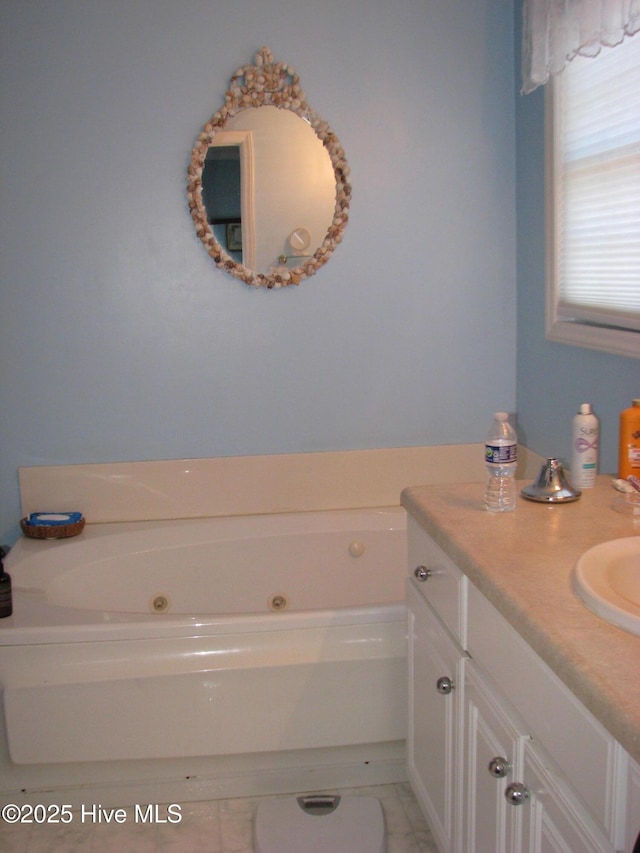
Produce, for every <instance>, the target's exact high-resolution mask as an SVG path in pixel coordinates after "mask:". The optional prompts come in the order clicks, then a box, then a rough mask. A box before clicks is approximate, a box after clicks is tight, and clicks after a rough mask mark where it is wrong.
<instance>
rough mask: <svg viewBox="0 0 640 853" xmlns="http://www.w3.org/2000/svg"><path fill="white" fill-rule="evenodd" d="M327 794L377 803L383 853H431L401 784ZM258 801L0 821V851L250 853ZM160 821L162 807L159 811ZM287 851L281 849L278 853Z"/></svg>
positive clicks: (434, 850)
mask: <svg viewBox="0 0 640 853" xmlns="http://www.w3.org/2000/svg"><path fill="white" fill-rule="evenodd" d="M332 793H340V794H345V795H346V794H350V795H353V796H357V795H361V796H374V797H378V798H379V799H380V802H381V803H382V807H383V810H384V813H385V819H386V823H387V845H388V853H437V847H436V844H435V842H434V840H433V836H432V835H431V832H430V830H429V828H428V826H427V825H426V823H425V822H424V820H423V818H422V815H421V814H420V810H419V808H418V804H417V803H416V800H415V798H414V796H413V794H412V792H411V790H410V788H409V786H408V785H407V784H403V783H400V784H395V785H378V786H375V787H371V788H355V789H350V790H349V789H345V790H342V791H332ZM258 802H259V799H258V798H257V797H256V798H248V799H234V800H212V801H207V802H199V803H185V804H184V805H183V806H182V807H181V814H182V820H181V821H180V823H176V824H171V823H166V824H155V825H149V824H139V823H138V824H136V823H135V820H134V817H135V815H134V810H133V809H127V817H128V820H127V821H126V822H124V823H121V824H119V825H114V824H109V825H104V824H101V823H95V824H94V823H92V822H84V823H82V822H81V818H80V815H79V814H77V813H74V815H73V820H72V821H71V822H70V823H69V824H67V825H66V826H62V825H57V826H53V825H41V826H33V827H27V826H24V825H23V826H13V825H8V824H6V823H2V822H0V850H6V851H11V853H121V851H122V853H191V851H193V853H252V851H253V847H252V844H251V823H252V818H253V813H254V811H255V808H256V805H257V803H258ZM160 813H161V814H162V815H163V816H165V817H166V815H167V812H166V809H164V810H160ZM282 853H287V851H284V850H283V851H282Z"/></svg>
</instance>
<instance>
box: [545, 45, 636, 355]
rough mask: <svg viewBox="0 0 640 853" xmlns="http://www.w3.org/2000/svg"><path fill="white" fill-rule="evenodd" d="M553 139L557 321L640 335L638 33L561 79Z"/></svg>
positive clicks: (575, 64) (577, 63) (577, 62)
mask: <svg viewBox="0 0 640 853" xmlns="http://www.w3.org/2000/svg"><path fill="white" fill-rule="evenodd" d="M553 137H554V138H553V159H554V162H553V170H552V176H553V187H552V196H553V226H552V240H553V249H552V258H553V263H552V267H553V268H552V270H551V275H552V276H553V279H554V282H553V292H554V296H555V319H556V321H559V322H561V323H562V322H565V323H578V324H587V325H589V324H595V325H596V326H603V327H609V328H613V329H625V330H635V331H637V332H640V34H639V35H636V36H635V37H631V38H629V37H628V38H626V39H625V40H624V41H623V42H622V44H620V45H618V46H616V47H615V48H603V49H602V51H601V52H600V54H599V55H598V56H597V57H595V58H583V57H576V58H575V59H574V60H573V61H572V62H571V63H570V64H569V65H568V66H567V67H566V68H565V69H564V71H563V72H562V74H560V75H558V77H557V78H555V80H554V83H553ZM636 345H640V340H639V341H638V342H636ZM602 348H604V347H602Z"/></svg>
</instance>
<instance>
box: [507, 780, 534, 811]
mask: <svg viewBox="0 0 640 853" xmlns="http://www.w3.org/2000/svg"><path fill="white" fill-rule="evenodd" d="M504 795H505V797H506V799H507V802H508V803H511V805H512V806H521V805H522V804H523V803H524V802H525V800H528V799H529V791H528V790H527V789H526V788H525V786H524V785H523V784H522V782H513V783H512V784H511V785H508V786H507V789H506V791H505V792H504Z"/></svg>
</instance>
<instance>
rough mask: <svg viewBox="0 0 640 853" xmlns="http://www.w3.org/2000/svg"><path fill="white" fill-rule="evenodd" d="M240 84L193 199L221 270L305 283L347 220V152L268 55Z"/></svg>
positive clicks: (194, 165) (192, 173) (199, 227)
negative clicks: (303, 280) (304, 280)
mask: <svg viewBox="0 0 640 853" xmlns="http://www.w3.org/2000/svg"><path fill="white" fill-rule="evenodd" d="M255 60H256V64H255V65H246V66H244V67H242V68H240V69H238V71H236V73H235V74H234V75H233V77H232V78H231V83H230V87H229V90H228V91H227V93H226V96H225V103H224V105H223V106H222V107H221V109H220V110H218V112H216V113H215V114H214V115H213V116H212V118H211V119H210V121H209V122H208V123H207V124H206V125H205V127H204V129H203V131H202V132H201V134H200V135H199V137H198V140H197V142H196V145H195V146H194V149H193V151H192V155H191V163H190V166H189V170H188V199H189V208H190V211H191V216H192V218H193V221H194V224H195V226H196V233H197V235H198V236H199V237H200V239H201V240H202V242H203V243H204V245H205V247H206V248H207V251H208V252H209V254H210V255H211V256H212V258H213V259H214V261H215V262H216V264H217V265H218V266H219V267H221V268H223V269H224V270H225V271H227V272H228V273H229V274H230V275H232V276H234V277H235V278H239V279H240V280H242V281H244V282H245V283H246V284H249V285H252V286H256V287H260V286H262V287H267V288H274V287H276V288H277V287H283V286H285V285H288V284H298V283H299V282H300V281H301V280H302V279H304V278H307V277H309V276H311V275H314V274H315V272H317V270H318V269H319V268H320V267H321V266H323V265H324V264H325V263H326V262H327V261H328V260H329V258H330V256H331V254H332V253H333V251H334V249H335V248H336V246H337V244H338V243H339V242H340V241H341V240H342V235H343V232H344V229H345V227H346V224H347V221H348V211H349V203H350V199H351V186H350V183H349V167H348V164H347V162H346V159H345V156H344V151H343V150H342V147H341V145H340V142H339V141H338V139H337V137H336V135H335V134H334V132H333V131H332V130H331V128H330V127H329V125H328V124H327V122H326V121H325V120H324V119H322V118H321V117H320V116H318V115H317V114H316V113H315V112H314V111H313V110H312V109H311V107H310V106H309V104H308V103H307V102H306V100H305V96H304V92H303V91H302V89H301V88H300V83H299V78H298V75H297V74H296V73H295V71H294V70H293V69H292V68H291V67H289V66H287V65H285V64H283V63H276V62H275V61H274V60H273V57H272V55H271V53H270V51H269V50H268V48H262V50H261V51H259V52H258V53H257V54H256V57H255Z"/></svg>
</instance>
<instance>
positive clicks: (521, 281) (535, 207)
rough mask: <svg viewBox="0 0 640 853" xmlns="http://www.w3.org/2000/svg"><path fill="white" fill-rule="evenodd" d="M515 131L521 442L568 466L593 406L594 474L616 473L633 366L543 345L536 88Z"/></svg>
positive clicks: (635, 391) (634, 393)
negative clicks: (585, 409) (581, 411)
mask: <svg viewBox="0 0 640 853" xmlns="http://www.w3.org/2000/svg"><path fill="white" fill-rule="evenodd" d="M519 7H520V2H519V0H516V10H518V9H519ZM516 27H517V31H519V28H520V19H519V14H518V13H517V14H516ZM516 44H517V45H518V46H519V40H516ZM518 62H519V57H518ZM516 128H517V142H516V162H517V222H518V244H517V246H518V247H517V252H518V349H517V353H518V355H517V383H516V384H517V410H518V425H519V432H520V437H521V439H523V440H524V442H525V443H526V444H527V445H528V446H529V447H530V448H531V449H532V450H535V451H537V452H538V453H541V454H542V455H543V456H558V457H560V458H561V459H563V460H564V462H565V463H566V464H569V462H570V458H571V420H572V418H573V416H574V414H575V413H576V412H577V409H578V406H579V405H580V403H584V402H590V403H593V406H594V410H595V411H596V413H597V414H598V416H599V418H600V430H601V457H600V461H601V465H600V470H601V471H602V472H603V473H612V472H616V471H617V467H618V418H619V414H620V411H621V410H622V409H626V408H627V407H628V406H630V405H631V400H632V399H633V398H634V397H638V396H639V395H640V361H638V359H634V358H624V357H621V356H613V355H607V354H606V353H600V352H596V351H594V350H588V349H582V348H579V347H573V346H567V345H565V344H556V343H551V342H549V341H546V340H545V338H544V288H545V248H544V90H543V89H537V90H536V91H535V92H533V93H532V94H530V95H526V96H524V97H523V96H520V95H519V94H518V95H516Z"/></svg>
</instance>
